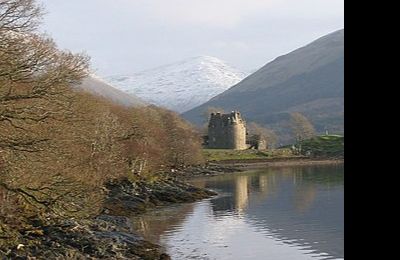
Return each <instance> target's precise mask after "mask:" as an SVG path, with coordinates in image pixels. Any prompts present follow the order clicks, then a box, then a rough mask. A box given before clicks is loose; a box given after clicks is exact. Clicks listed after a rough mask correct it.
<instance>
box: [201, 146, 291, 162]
mask: <svg viewBox="0 0 400 260" xmlns="http://www.w3.org/2000/svg"><path fill="white" fill-rule="evenodd" d="M203 154H204V157H205V158H206V160H207V161H224V160H251V159H267V158H282V157H293V153H292V152H291V151H290V149H276V150H268V151H258V150H240V151H239V150H229V149H204V150H203Z"/></svg>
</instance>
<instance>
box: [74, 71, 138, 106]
mask: <svg viewBox="0 0 400 260" xmlns="http://www.w3.org/2000/svg"><path fill="white" fill-rule="evenodd" d="M77 87H78V88H81V89H83V90H84V91H87V92H89V93H91V94H94V95H98V96H101V97H104V98H106V99H109V100H111V101H113V102H115V103H117V104H120V105H124V106H132V107H137V106H144V105H146V103H145V102H144V101H143V100H141V99H139V98H138V97H136V96H134V95H132V94H128V93H125V92H123V91H121V90H118V89H116V88H115V87H113V86H111V85H110V84H108V83H107V82H105V81H104V80H102V79H100V78H98V77H96V76H94V75H91V76H89V77H87V78H85V79H84V80H83V81H82V83H81V84H80V85H79V86H77Z"/></svg>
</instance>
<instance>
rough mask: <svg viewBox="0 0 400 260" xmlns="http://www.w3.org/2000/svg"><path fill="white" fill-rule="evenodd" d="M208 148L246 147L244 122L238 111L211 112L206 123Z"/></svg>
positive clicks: (238, 148)
mask: <svg viewBox="0 0 400 260" xmlns="http://www.w3.org/2000/svg"><path fill="white" fill-rule="evenodd" d="M208 148H211V149H235V150H244V149H247V145H246V122H245V121H244V120H243V119H242V117H241V115H240V113H239V112H236V111H232V112H231V113H230V114H221V113H211V117H210V121H209V123H208Z"/></svg>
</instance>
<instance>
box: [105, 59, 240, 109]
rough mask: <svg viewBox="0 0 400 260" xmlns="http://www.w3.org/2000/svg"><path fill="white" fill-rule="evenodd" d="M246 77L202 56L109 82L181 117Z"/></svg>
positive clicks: (220, 62)
mask: <svg viewBox="0 0 400 260" xmlns="http://www.w3.org/2000/svg"><path fill="white" fill-rule="evenodd" d="M246 75H247V74H246V73H243V72H241V71H239V70H237V69H235V68H232V67H231V66H229V65H228V64H226V63H225V62H223V61H221V60H220V59H217V58H214V57H210V56H200V57H195V58H190V59H186V60H183V61H180V62H176V63H173V64H168V65H164V66H161V67H157V68H155V69H151V70H146V71H143V72H140V73H135V74H132V75H118V76H111V77H108V78H106V80H108V82H110V83H111V84H112V85H113V86H115V87H117V88H119V89H120V90H122V91H125V92H127V93H131V94H135V95H136V96H138V97H139V98H141V99H143V100H145V101H147V102H149V103H152V104H154V105H158V106H161V107H165V108H168V109H171V110H174V111H176V112H180V113H181V112H185V111H187V110H190V109H192V108H194V107H196V106H199V105H201V104H203V103H205V102H207V101H208V100H210V99H211V98H213V97H215V96H216V95H218V94H220V93H222V92H224V91H225V90H227V89H228V88H230V87H231V86H233V85H235V84H236V83H238V82H239V81H241V80H242V79H243V78H244V77H245V76H246Z"/></svg>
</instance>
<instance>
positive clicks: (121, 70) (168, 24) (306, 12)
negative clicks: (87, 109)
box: [38, 0, 344, 76]
mask: <svg viewBox="0 0 400 260" xmlns="http://www.w3.org/2000/svg"><path fill="white" fill-rule="evenodd" d="M38 2H39V3H42V4H43V6H44V8H45V10H46V12H47V13H46V15H45V17H44V20H43V25H42V28H41V30H42V31H44V32H45V33H47V34H49V35H51V36H52V37H53V38H54V39H55V41H56V43H57V44H58V46H59V47H60V48H62V49H68V50H71V51H73V52H85V53H86V54H88V55H89V56H91V63H92V70H93V72H94V73H96V74H98V75H99V76H111V75H122V74H131V73H135V72H140V71H143V70H146V69H151V68H154V67H158V66H161V65H164V64H169V63H173V62H176V61H180V60H183V59H187V58H191V57H197V56H203V55H207V56H214V57H217V58H219V59H221V60H224V61H226V62H227V63H228V64H230V65H232V66H233V67H236V68H238V69H240V70H242V71H246V72H251V71H254V70H256V69H258V68H260V67H261V66H263V65H265V64H266V63H268V62H269V61H271V60H273V59H275V58H276V57H278V56H280V55H283V54H286V53H288V52H290V51H292V50H294V49H297V48H299V47H301V46H304V45H305V44H308V43H309V42H311V41H313V40H315V39H317V38H319V37H321V36H323V35H325V34H328V33H331V32H333V31H336V30H339V29H342V28H344V0H112V1H110V0H68V1H66V0H38Z"/></svg>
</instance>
